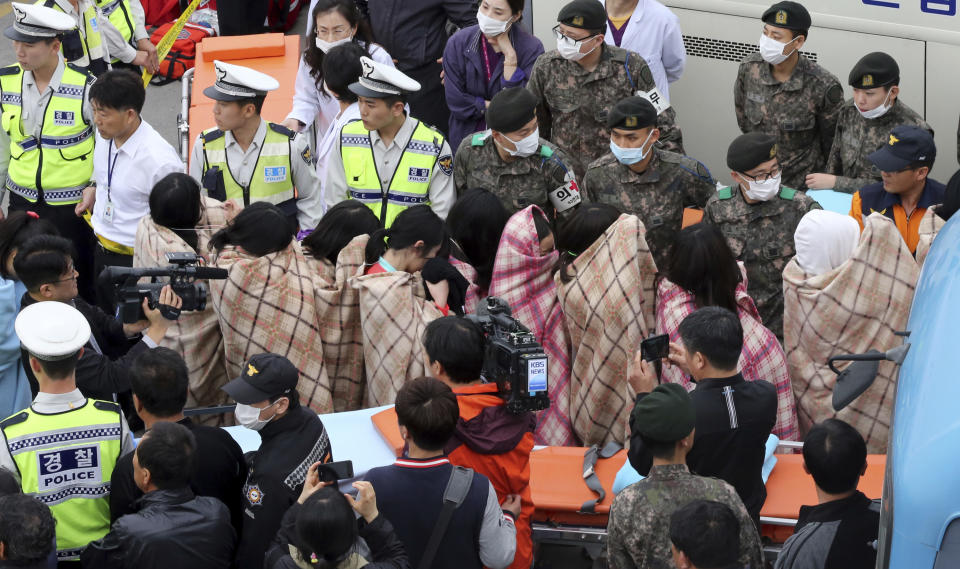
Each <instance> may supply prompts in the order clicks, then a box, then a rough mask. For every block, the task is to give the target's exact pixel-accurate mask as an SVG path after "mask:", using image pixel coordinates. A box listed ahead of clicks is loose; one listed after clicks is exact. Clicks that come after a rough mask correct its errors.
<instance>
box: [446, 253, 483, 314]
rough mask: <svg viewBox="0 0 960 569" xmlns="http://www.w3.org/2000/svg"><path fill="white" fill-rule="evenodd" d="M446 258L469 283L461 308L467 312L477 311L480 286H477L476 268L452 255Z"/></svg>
mask: <svg viewBox="0 0 960 569" xmlns="http://www.w3.org/2000/svg"><path fill="white" fill-rule="evenodd" d="M447 260H448V261H450V264H451V265H453V266H454V267H456V269H457V270H458V271H460V274H461V275H463V278H465V279H467V282H469V283H470V286H468V287H467V298H466V300H465V301H464V302H465V304H464V305H463V310H464V312H466V313H467V314H473V313H475V312H476V311H477V304H478V303H479V302H480V300H481V294H480V293H481V291H480V287H479V286H477V270H476V269H474V268H473V265H471V264H469V263H464V262H463V261H461V260H460V259H457V258H455V257H453V256H451V257H450V258H449V259H447ZM451 308H453V307H451Z"/></svg>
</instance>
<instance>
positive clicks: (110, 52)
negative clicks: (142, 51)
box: [54, 0, 143, 63]
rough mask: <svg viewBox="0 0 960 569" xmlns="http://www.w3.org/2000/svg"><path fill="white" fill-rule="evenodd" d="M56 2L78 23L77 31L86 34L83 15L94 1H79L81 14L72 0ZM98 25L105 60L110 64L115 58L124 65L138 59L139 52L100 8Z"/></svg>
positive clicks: (135, 12)
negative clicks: (75, 8)
mask: <svg viewBox="0 0 960 569" xmlns="http://www.w3.org/2000/svg"><path fill="white" fill-rule="evenodd" d="M54 1H55V2H56V3H57V6H59V7H60V8H62V9H63V11H64V13H65V14H67V15H68V16H70V17H72V18H73V20H74V21H75V22H76V23H77V29H79V30H80V33H81V34H83V33H86V32H85V30H86V29H87V28H86V27H85V26H84V23H83V13H84V12H85V11H86V10H87V6H88V5H91V4H94V2H93V0H78V5H79V6H80V11H79V12H78V11H77V10H74V9H73V4H71V3H70V0H54ZM94 5H95V4H94ZM131 8H132V6H131ZM133 12H134V20H137V11H136V9H133ZM142 15H143V7H142V6H141V8H140V16H142ZM138 21H139V20H138ZM97 25H98V26H99V28H100V35H101V36H103V50H104V58H105V59H106V61H107V62H108V63H109V62H110V61H111V60H112V59H114V58H116V59H119V60H120V61H122V62H124V63H130V62H131V61H133V60H134V59H135V58H136V57H137V50H136V49H134V48H133V46H131V45H130V44H129V43H127V42H126V41H125V40H124V39H123V34H121V33H120V30H118V29H117V28H116V27H114V25H113V24H112V23H110V19H109V18H106V17H105V16H104V15H103V12H101V11H100V8H97ZM141 27H142V26H141Z"/></svg>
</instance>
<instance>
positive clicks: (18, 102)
mask: <svg viewBox="0 0 960 569" xmlns="http://www.w3.org/2000/svg"><path fill="white" fill-rule="evenodd" d="M120 3H122V4H123V5H125V6H126V5H129V6H133V5H137V8H132V11H133V13H135V14H136V13H142V8H139V2H138V1H137V0H120ZM98 4H99V2H97V3H94V2H93V1H92V0H56V1H48V2H46V3H39V4H35V5H32V4H30V5H28V4H20V3H14V4H13V11H14V20H15V21H14V24H13V25H12V26H10V27H9V28H8V29H7V30H6V31H5V35H6V36H7V37H8V38H10V39H11V40H13V43H14V49H15V52H16V54H17V63H16V64H14V65H10V66H8V67H4V68H0V90H2V98H0V106H2V110H3V118H4V120H3V129H2V131H0V174H3V176H2V179H4V180H5V183H4V188H5V191H8V192H9V194H8V195H9V207H8V209H7V212H6V215H5V216H4V219H3V220H2V221H0V419H2V418H4V417H6V419H4V420H2V421H0V443H2V444H0V494H2V497H0V567H5V566H12V567H53V566H58V567H61V568H63V567H81V566H82V567H96V568H114V567H116V568H121V567H122V568H132V567H137V568H149V567H169V566H171V565H174V564H178V565H180V566H183V567H223V568H228V567H237V568H240V569H254V568H257V569H259V568H261V567H268V568H271V569H273V568H287V567H290V568H292V567H310V566H314V565H317V566H322V567H331V568H333V567H337V568H344V569H346V568H353V567H362V566H368V567H385V568H386V567H390V568H394V569H403V568H407V567H451V566H454V565H464V566H469V567H477V568H480V567H490V568H493V569H504V568H507V567H512V568H515V569H521V568H523V569H528V568H529V567H531V565H532V564H533V563H534V544H533V541H532V532H531V520H532V517H533V514H534V511H535V508H536V504H535V503H534V502H533V497H532V493H531V488H530V454H531V452H532V451H533V448H534V445H535V444H542V445H556V446H583V447H590V446H593V445H598V446H604V445H607V444H608V443H617V444H621V445H629V451H628V456H629V466H630V467H632V469H634V470H635V471H636V472H637V473H639V474H640V475H642V476H645V478H644V479H643V480H641V481H639V482H636V483H635V484H632V485H630V486H628V487H626V488H625V489H624V490H623V491H621V492H620V493H619V494H618V495H617V497H616V499H615V500H614V502H613V505H612V507H611V510H610V517H609V524H608V528H607V531H608V538H607V546H608V552H607V553H608V554H607V562H608V564H609V566H610V567H611V568H614V569H621V568H632V567H650V568H659V567H679V568H700V569H709V568H716V569H719V568H723V567H730V566H744V567H754V568H757V569H759V568H760V567H763V566H764V565H763V564H764V561H763V552H762V550H761V547H760V544H761V539H760V534H759V522H760V519H759V518H760V511H761V509H762V507H763V504H764V501H765V499H766V488H765V485H764V481H763V478H762V476H761V472H762V467H763V463H764V455H765V448H766V445H767V444H768V442H769V440H770V436H771V435H774V436H775V437H776V438H777V439H780V440H792V441H802V442H803V450H802V453H803V463H804V468H805V469H806V471H807V472H809V473H810V475H811V476H812V477H813V480H814V482H815V483H816V486H817V495H818V500H819V505H816V506H805V507H804V508H803V509H802V510H801V511H800V513H799V521H798V524H797V526H796V531H795V534H794V536H793V537H791V538H790V539H789V540H787V542H786V543H785V544H784V546H783V550H782V552H781V554H780V556H779V558H778V559H777V561H776V567H778V568H781V567H782V568H793V567H796V568H801V567H804V568H808V567H817V568H820V567H822V568H834V567H844V568H850V567H853V568H858V567H864V568H866V567H872V566H873V563H874V560H875V558H876V546H875V542H876V540H877V536H878V526H879V510H878V508H877V505H876V504H875V503H874V502H872V501H871V500H870V499H868V498H867V497H866V496H865V495H863V494H862V493H860V492H859V491H858V490H857V485H858V481H859V479H860V477H861V476H862V475H863V473H864V471H865V468H866V456H867V453H868V452H869V453H884V452H885V451H886V448H887V443H888V440H889V438H890V426H891V414H892V405H893V397H892V393H893V389H894V384H895V381H896V369H895V367H894V364H893V363H892V362H882V363H880V366H879V369H878V377H877V380H876V381H875V382H874V384H873V385H872V386H871V387H870V388H869V389H868V390H867V391H866V392H865V393H863V395H861V396H860V397H859V398H858V399H857V400H855V401H854V402H853V403H852V404H850V405H849V406H848V407H846V408H845V409H843V410H841V411H839V412H838V411H835V410H834V409H833V408H832V406H831V404H830V398H831V394H832V389H833V385H834V384H835V382H836V379H835V376H834V375H833V373H832V371H831V370H830V369H829V367H828V366H827V359H828V357H829V356H831V355H834V354H836V353H858V352H863V351H866V350H868V349H878V350H881V351H882V350H887V349H890V348H893V347H895V346H896V345H898V344H899V343H900V340H899V339H898V337H897V336H896V334H895V333H896V332H897V331H898V330H903V329H904V328H905V325H906V322H907V318H908V316H909V309H910V304H911V301H912V298H913V293H914V289H915V288H916V284H917V280H918V278H919V273H920V267H921V265H922V263H923V262H924V260H925V258H926V255H927V253H928V252H929V250H930V247H931V245H932V243H933V241H934V239H935V237H936V235H937V233H938V231H939V230H940V228H941V227H942V226H943V225H944V223H945V222H946V221H947V220H948V219H949V218H950V217H951V215H952V214H953V213H954V212H955V211H956V209H957V207H960V172H958V173H957V174H955V175H954V176H953V177H952V178H951V179H950V181H949V183H947V184H942V183H940V182H937V181H936V180H933V179H932V178H930V173H931V170H932V168H933V166H934V163H935V161H936V159H937V149H936V146H935V144H934V139H933V135H932V132H933V130H932V126H931V125H928V124H927V123H926V122H925V121H924V120H923V119H922V117H921V116H920V115H919V114H917V113H916V112H915V111H913V110H912V109H910V108H909V107H907V106H906V105H905V104H904V103H903V102H901V101H900V98H899V95H900V85H899V80H900V73H899V68H898V65H897V62H896V61H895V60H894V59H893V58H892V57H890V56H889V55H888V54H885V53H881V52H875V53H870V54H866V55H865V56H864V57H863V58H861V59H860V60H859V61H858V62H857V64H856V65H855V66H854V68H853V69H852V70H850V71H849V78H848V81H847V83H848V85H849V86H850V87H851V88H852V90H853V97H852V99H849V100H846V101H845V100H844V95H843V87H842V85H841V83H840V81H839V80H838V79H837V77H836V76H835V75H834V74H833V73H831V72H830V71H828V70H826V69H825V68H823V67H822V66H820V65H818V64H817V63H815V62H813V61H811V60H810V59H808V58H807V57H805V56H804V55H803V53H802V52H801V48H802V47H803V45H804V44H805V42H806V40H807V37H808V35H809V32H810V29H811V27H812V25H813V22H812V20H811V16H810V14H809V12H808V11H807V10H806V9H805V8H804V7H803V6H802V5H801V4H798V3H796V2H792V1H782V2H778V3H776V4H774V5H772V6H771V7H770V8H769V9H767V10H765V11H764V12H763V15H762V18H761V19H762V26H763V35H762V36H761V39H760V41H759V44H758V51H757V52H756V53H753V54H751V55H749V56H747V57H746V59H745V60H744V61H743V62H742V64H741V66H740V69H739V71H738V74H737V76H736V77H731V83H732V84H733V86H734V100H735V108H734V109H732V111H733V112H734V113H735V114H736V117H737V122H738V124H739V127H740V129H741V131H742V132H741V133H731V134H730V138H731V142H730V144H729V149H728V154H727V158H726V164H725V166H726V167H727V169H728V171H729V174H730V177H731V178H732V180H733V183H732V185H730V186H726V187H723V186H722V185H721V184H719V183H718V181H717V178H716V177H714V175H713V174H711V172H710V170H709V169H708V168H707V166H706V165H704V164H703V163H701V162H700V161H698V160H696V159H695V158H692V157H689V156H686V155H685V154H684V153H683V136H682V132H681V126H682V124H683V120H684V118H683V109H675V108H673V107H672V106H671V105H670V103H669V84H670V83H671V82H673V81H676V80H677V79H678V78H679V77H680V75H681V74H682V71H683V66H684V60H685V54H684V49H683V41H682V36H681V34H680V30H679V24H678V21H677V19H676V17H675V16H674V15H673V14H672V13H671V12H670V11H669V10H668V9H667V8H665V7H664V6H662V5H661V4H659V3H657V2H656V1H655V0H607V2H606V3H605V4H604V3H601V2H600V1H598V0H572V1H570V2H568V3H566V4H565V5H564V6H563V7H562V8H561V9H560V11H559V15H558V20H557V25H556V27H555V28H554V29H553V33H554V35H555V38H556V49H549V50H547V49H545V47H544V45H543V44H542V43H541V41H540V40H539V39H538V38H536V37H534V36H532V35H531V34H529V33H527V32H526V31H525V30H524V29H523V28H522V27H521V26H520V25H518V22H520V20H521V19H522V16H523V9H524V3H523V2H521V1H520V0H480V2H479V3H476V2H472V1H468V0H445V1H440V0H437V1H435V2H431V3H426V4H428V5H424V6H419V5H418V4H419V3H414V2H400V3H399V4H398V5H396V6H394V5H392V3H390V2H387V1H386V0H368V1H366V2H355V1H354V0H315V1H314V2H313V4H312V5H311V10H310V26H309V30H308V37H307V48H306V50H305V52H304V54H303V58H302V60H301V62H300V69H299V72H298V74H297V79H296V85H295V92H296V95H295V97H294V100H293V101H291V107H292V110H291V111H290V113H289V115H288V116H287V117H286V119H285V120H284V121H283V122H282V123H275V122H271V121H268V120H265V119H264V118H263V117H261V112H262V109H263V104H264V100H265V98H266V97H267V95H268V93H270V92H271V91H275V90H276V89H277V88H278V87H279V83H278V82H277V81H276V80H275V79H274V78H272V77H270V76H269V75H266V74H264V73H261V72H259V71H257V70H254V69H251V68H248V67H244V66H240V65H235V64H231V63H227V62H221V61H217V62H215V67H216V71H217V73H216V76H217V78H216V82H215V83H214V84H213V85H211V86H209V87H208V88H206V89H205V90H204V91H203V93H204V95H205V96H206V97H208V98H210V99H212V100H213V101H214V106H213V114H214V119H215V121H216V127H214V128H211V129H208V130H206V131H204V132H203V133H201V134H200V135H199V136H198V137H197V139H196V140H195V141H194V144H193V147H192V152H191V157H190V161H189V165H188V166H186V167H185V165H184V164H183V163H182V162H181V160H180V158H179V157H178V155H177V153H176V152H175V151H174V150H173V148H172V147H170V145H169V144H168V143H167V142H166V141H164V140H163V138H162V137H160V135H159V134H158V133H157V132H156V131H155V130H154V129H153V128H152V127H151V126H150V125H149V124H147V123H146V122H145V121H144V120H143V119H142V118H141V111H142V110H143V107H144V104H145V100H146V92H145V90H144V86H143V83H142V81H141V80H140V78H139V77H138V76H137V75H134V74H132V73H130V71H129V70H125V69H123V68H122V67H123V65H122V63H123V62H124V61H126V58H130V62H132V65H133V66H136V65H145V66H147V67H148V68H149V67H150V66H151V65H154V64H155V62H152V61H151V57H153V58H155V57H156V54H155V50H154V51H150V49H149V48H148V47H147V46H145V45H144V46H140V48H139V49H137V46H138V45H140V44H139V43H138V40H137V34H138V32H137V29H138V28H137V26H133V25H131V26H130V28H131V30H130V31H131V33H132V34H133V35H131V37H130V38H127V40H126V43H124V42H120V40H118V39H116V38H115V37H113V36H114V35H117V34H119V33H120V32H119V31H118V30H117V29H116V28H115V26H114V25H113V24H111V27H110V29H109V30H108V29H107V22H106V21H104V22H102V23H103V24H104V29H103V39H104V40H105V42H106V44H110V45H108V49H106V50H105V49H104V48H103V46H102V45H101V33H100V31H98V30H97V29H96V25H90V20H91V19H96V18H102V17H103V15H104V14H106V12H105V11H101V10H105V8H103V7H101V6H98ZM222 4H225V2H222ZM125 9H126V8H125ZM137 9H139V10H140V12H137ZM110 21H112V18H111V20H110ZM452 28H456V30H454V29H452ZM114 32H116V34H115V33H114ZM76 37H79V38H80V39H82V40H83V41H82V42H81V43H82V46H83V49H82V50H80V51H81V52H82V54H81V55H82V57H80V56H78V54H77V52H76V50H75V49H72V48H73V47H75V46H73V45H70V44H71V42H70V41H68V38H76ZM118 37H119V36H118ZM111 38H112V39H111ZM131 38H132V39H131ZM110 42H113V43H118V42H119V43H118V45H117V46H114V45H112V44H111V43H110ZM147 43H149V41H148V42H147ZM121 44H122V46H126V48H129V50H128V49H125V48H124V49H120V46H121ZM151 47H152V46H151ZM114 53H115V54H118V56H117V57H118V61H119V63H118V62H114V65H113V69H110V65H109V59H110V56H109V55H105V54H114ZM131 53H133V54H134V55H133V56H132V57H131ZM120 54H122V55H120ZM98 61H99V62H100V63H102V65H101V64H99V63H97V62H98ZM128 63H129V62H128ZM714 171H717V169H716V168H715V169H714ZM827 188H832V189H834V190H836V191H838V192H845V193H848V194H852V208H851V211H850V212H849V215H843V214H841V213H836V212H830V211H824V210H823V209H822V208H821V207H820V204H819V203H818V202H817V201H816V200H815V199H814V198H813V197H811V196H810V195H808V194H807V192H806V191H807V190H808V189H809V190H817V189H827ZM184 254H186V257H184ZM170 255H174V258H178V259H183V258H186V259H187V260H186V261H185V262H186V268H185V269H183V271H185V272H186V273H190V274H194V273H192V271H200V270H201V269H203V270H204V271H206V270H207V269H219V270H220V271H206V272H202V275H203V277H204V278H198V279H196V282H193V280H192V279H190V278H188V279H186V280H183V279H181V280H176V279H174V280H169V281H168V280H163V279H162V278H161V280H160V281H159V283H158V284H157V287H156V288H158V289H159V292H156V293H151V294H141V293H140V292H135V293H133V294H135V295H137V296H136V298H135V301H134V303H135V304H139V306H130V299H129V298H128V297H124V298H125V300H124V304H123V310H120V311H119V312H118V311H117V308H118V303H119V302H120V300H121V299H120V297H119V296H118V292H117V291H118V286H117V285H118V282H119V281H117V280H116V279H114V278H112V275H114V274H127V273H122V272H121V273H116V271H115V270H114V269H111V270H109V271H107V272H104V269H105V268H108V267H119V268H121V269H122V268H132V269H134V270H136V269H149V268H158V267H166V266H167V265H168V264H169V263H170V262H171V257H170ZM177 255H179V257H178V256H177ZM133 274H134V275H135V277H136V273H133ZM104 275H106V277H105V276H104ZM214 275H219V277H215V276H214ZM207 277H209V278H207ZM147 280H150V277H144V280H143V281H142V282H143V283H144V284H145V283H146V281H147ZM127 284H130V285H131V286H132V283H127ZM161 285H162V288H160V286H161ZM126 294H127V295H129V294H131V293H130V292H129V291H127V292H126ZM144 296H146V298H144ZM491 297H495V298H499V299H502V300H503V301H505V302H506V303H507V304H508V305H509V306H510V308H511V311H512V316H513V318H516V320H517V321H519V322H520V323H521V324H522V325H523V326H524V327H526V328H527V329H528V330H529V331H530V332H532V333H533V335H534V336H535V337H536V339H537V342H538V343H539V345H540V347H542V348H543V351H544V353H546V354H547V357H548V368H547V376H548V382H547V388H546V391H547V394H548V397H549V400H550V406H549V408H548V409H545V410H543V411H539V412H538V413H535V414H534V413H530V412H526V413H519V414H515V413H511V412H510V411H508V409H507V408H506V406H505V405H504V397H505V394H506V390H507V389H508V386H506V385H504V384H503V382H502V381H500V380H501V378H497V377H489V376H488V374H489V373H490V368H488V367H485V365H484V364H485V359H486V356H487V354H486V352H485V344H486V341H487V339H486V337H485V331H484V329H483V327H481V326H480V325H479V324H477V323H476V322H475V321H474V320H471V319H469V318H465V316H467V315H470V314H475V313H477V312H478V310H479V309H481V308H482V307H484V306H486V304H487V301H486V299H487V298H491ZM200 298H203V299H205V302H197V300H198V299H200ZM141 300H142V301H141ZM134 308H135V309H137V310H133V313H131V310H132V309H134ZM654 336H665V338H666V339H665V340H664V341H665V342H667V344H668V345H669V353H668V354H666V355H665V357H662V358H660V357H653V358H646V357H645V354H643V353H642V352H641V351H640V350H639V348H640V345H641V342H642V341H643V340H645V339H650V338H652V337H654ZM388 404H393V405H395V409H396V414H397V418H398V424H399V431H400V435H401V437H402V439H403V441H404V445H405V447H404V455H403V456H402V457H401V458H400V459H398V460H397V461H396V462H395V463H394V464H392V465H386V466H382V467H379V468H374V469H372V470H370V471H369V472H367V473H365V476H364V480H361V481H357V482H354V483H353V490H354V492H350V493H347V494H342V493H341V492H340V490H339V489H338V488H337V486H336V485H335V484H334V482H335V480H334V479H335V478H338V475H336V472H337V470H336V467H337V465H338V462H337V461H336V459H335V456H334V449H335V448H338V449H339V448H343V446H338V445H349V444H351V442H350V441H331V440H330V437H329V435H328V433H327V431H326V429H325V427H324V425H323V422H322V420H321V419H320V418H319V417H318V414H324V413H333V412H341V411H352V410H358V409H364V408H369V407H374V406H379V405H388ZM226 405H229V406H232V407H233V409H232V412H230V411H227V412H224V407H223V406H226ZM205 408H209V409H205ZM197 411H199V413H198V412H197ZM228 425H239V426H242V427H244V428H247V429H250V430H253V431H256V432H257V433H258V434H259V437H260V441H261V443H260V446H259V448H258V449H257V450H256V451H253V452H249V453H246V454H244V453H243V451H242V450H241V448H240V446H239V445H238V443H237V442H236V441H234V439H233V438H232V437H231V436H230V435H229V434H228V433H227V432H226V431H224V430H222V429H220V428H219V427H221V426H228ZM135 437H136V438H137V439H138V443H137V444H136V445H135V442H134V440H135ZM338 454H339V451H338ZM331 473H333V474H332V475H331Z"/></svg>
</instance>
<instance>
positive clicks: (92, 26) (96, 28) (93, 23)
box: [90, 16, 100, 32]
mask: <svg viewBox="0 0 960 569" xmlns="http://www.w3.org/2000/svg"><path fill="white" fill-rule="evenodd" d="M90 30H91V31H94V32H99V31H100V24H99V23H98V22H97V17H96V16H94V17H92V18H90Z"/></svg>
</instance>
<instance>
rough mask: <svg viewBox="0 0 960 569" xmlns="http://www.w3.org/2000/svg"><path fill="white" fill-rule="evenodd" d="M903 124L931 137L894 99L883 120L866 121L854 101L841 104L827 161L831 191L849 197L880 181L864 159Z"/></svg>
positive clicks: (916, 117)
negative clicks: (835, 177) (834, 176)
mask: <svg viewBox="0 0 960 569" xmlns="http://www.w3.org/2000/svg"><path fill="white" fill-rule="evenodd" d="M902 124H906V125H915V126H919V127H922V128H925V129H927V130H929V131H930V134H933V129H932V128H930V125H928V124H927V123H926V122H924V120H923V118H922V117H921V116H920V115H919V114H917V112H916V111H914V110H913V109H911V108H910V107H908V106H907V105H905V104H903V103H901V102H900V99H897V100H896V101H894V102H893V106H892V107H891V108H890V109H889V110H888V111H887V112H886V113H884V115H883V116H882V117H879V118H876V119H865V118H863V116H861V115H860V111H858V110H857V106H856V105H854V104H853V99H851V100H849V101H847V102H846V103H844V105H843V107H842V108H841V109H840V118H839V119H838V120H837V134H836V136H834V138H833V148H831V149H830V156H829V157H828V158H827V169H826V170H824V172H826V173H827V174H834V175H836V176H837V183H836V184H834V186H833V189H834V190H836V191H838V192H845V193H848V194H852V193H854V192H856V191H858V190H860V188H862V187H864V186H869V185H870V184H872V183H874V182H879V181H880V170H878V169H877V167H876V166H874V165H873V162H870V160H869V159H868V158H867V156H869V155H870V154H871V153H873V152H875V151H876V150H877V149H878V148H880V147H881V146H883V145H884V144H886V143H887V140H888V139H889V137H890V131H891V130H893V127H895V126H899V125H902Z"/></svg>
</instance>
